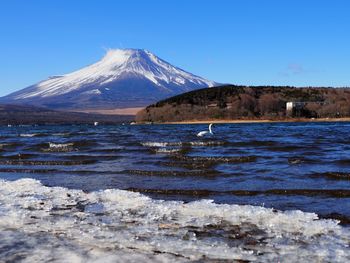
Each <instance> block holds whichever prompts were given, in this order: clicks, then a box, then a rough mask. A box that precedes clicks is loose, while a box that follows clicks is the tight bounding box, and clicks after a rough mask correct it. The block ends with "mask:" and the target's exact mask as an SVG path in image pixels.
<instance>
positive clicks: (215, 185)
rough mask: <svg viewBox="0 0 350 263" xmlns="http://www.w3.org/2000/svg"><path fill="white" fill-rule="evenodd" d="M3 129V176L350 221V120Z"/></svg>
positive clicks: (0, 138)
mask: <svg viewBox="0 0 350 263" xmlns="http://www.w3.org/2000/svg"><path fill="white" fill-rule="evenodd" d="M206 129H207V125H133V126H130V125H120V126H97V127H93V126H37V127H33V126H28V127H1V128H0V134H1V135H0V177H1V178H3V179H6V180H16V179H19V178H25V177H30V178H35V179H38V180H40V181H41V182H42V183H43V184H44V185H47V186H63V187H67V188H74V189H82V190H84V191H88V192H89V191H94V190H101V189H109V188H116V189H128V190H131V191H136V192H141V193H144V194H146V195H150V196H151V197H152V198H156V199H166V200H184V201H192V200H197V199H204V198H206V199H213V200H215V202H217V203H229V204H253V205H259V206H265V207H273V208H276V209H279V210H295V209H300V210H302V211H306V212H315V213H317V214H318V215H320V216H321V217H324V218H335V219H338V220H340V221H341V222H342V224H345V225H346V224H349V222H350V221H349V220H350V123H273V124H270V123H262V124H216V125H214V127H213V131H214V136H211V137H207V138H199V137H197V136H196V133H197V132H199V131H202V130H206Z"/></svg>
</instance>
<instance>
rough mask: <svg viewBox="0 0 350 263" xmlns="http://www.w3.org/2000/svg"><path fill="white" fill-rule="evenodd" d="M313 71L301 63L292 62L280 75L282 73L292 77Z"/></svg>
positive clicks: (280, 73)
mask: <svg viewBox="0 0 350 263" xmlns="http://www.w3.org/2000/svg"><path fill="white" fill-rule="evenodd" d="M310 72H312V71H311V70H309V69H306V68H305V67H304V66H303V65H301V64H299V63H290V64H288V65H287V66H286V68H285V69H284V70H282V71H281V72H279V75H282V76H284V77H290V76H295V75H302V74H307V73H310Z"/></svg>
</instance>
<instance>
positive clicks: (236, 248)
mask: <svg viewBox="0 0 350 263" xmlns="http://www.w3.org/2000/svg"><path fill="white" fill-rule="evenodd" d="M0 240H1V242H0V258H2V259H3V260H5V261H11V260H13V259H15V257H16V255H18V256H19V255H20V257H21V258H24V261H28V262H31V261H59V262H61V261H66V262H89V261H91V262H97V261H98V260H99V261H100V262H124V261H125V260H127V261H131V262H150V261H155V262H184V261H189V260H203V259H204V260H205V259H213V260H225V259H228V260H239V259H241V260H248V261H258V262H272V261H274V262H277V261H281V262H298V261H299V262H306V261H307V262H323V261H325V262H328V261H331V262H346V261H349V259H350V249H349V241H350V232H349V229H348V228H344V227H341V226H339V225H338V222H337V221H335V220H320V219H318V217H317V215H316V214H313V213H304V212H301V211H286V212H281V211H275V210H273V209H267V208H263V207H256V206H243V205H223V204H221V205H220V204H215V203H213V202H212V201H210V200H200V201H196V202H191V203H183V202H179V201H162V200H153V199H151V198H149V197H146V196H144V195H142V194H139V193H133V192H128V191H123V190H104V191H97V192H91V193H85V192H83V191H80V190H69V189H66V188H61V187H52V188H51V187H45V186H43V185H42V184H41V183H40V182H39V181H36V180H34V179H21V180H17V181H13V182H10V181H4V180H0ZM19 240H20V242H19ZM52 247H55V249H52Z"/></svg>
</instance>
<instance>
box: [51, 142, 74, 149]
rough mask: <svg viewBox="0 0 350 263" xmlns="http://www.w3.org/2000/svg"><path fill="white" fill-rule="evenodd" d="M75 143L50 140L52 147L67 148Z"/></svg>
mask: <svg viewBox="0 0 350 263" xmlns="http://www.w3.org/2000/svg"><path fill="white" fill-rule="evenodd" d="M73 145H74V144H73V143H52V142H49V147H50V148H54V149H57V148H67V147H72V146H73Z"/></svg>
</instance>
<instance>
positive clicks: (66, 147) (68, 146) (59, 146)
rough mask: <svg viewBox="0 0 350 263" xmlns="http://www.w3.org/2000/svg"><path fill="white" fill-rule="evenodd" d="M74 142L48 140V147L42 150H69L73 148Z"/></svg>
mask: <svg viewBox="0 0 350 263" xmlns="http://www.w3.org/2000/svg"><path fill="white" fill-rule="evenodd" d="M73 146H74V143H52V142H49V148H44V149H42V151H44V152H71V151H73V150H74V147H73Z"/></svg>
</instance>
